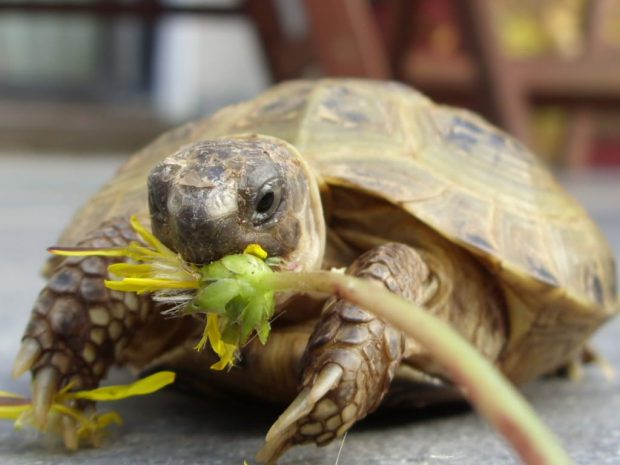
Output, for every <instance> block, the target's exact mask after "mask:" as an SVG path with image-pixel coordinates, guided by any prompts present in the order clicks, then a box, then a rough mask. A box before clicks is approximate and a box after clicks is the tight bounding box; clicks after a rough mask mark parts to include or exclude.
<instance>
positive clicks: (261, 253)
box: [243, 244, 268, 260]
mask: <svg viewBox="0 0 620 465" xmlns="http://www.w3.org/2000/svg"><path fill="white" fill-rule="evenodd" d="M243 253H247V254H249V255H254V256H255V257H257V258H260V259H261V260H265V259H266V258H267V256H268V254H267V251H266V250H265V249H263V248H262V247H261V246H260V244H250V245H248V246H247V247H246V248H245V249H244V250H243Z"/></svg>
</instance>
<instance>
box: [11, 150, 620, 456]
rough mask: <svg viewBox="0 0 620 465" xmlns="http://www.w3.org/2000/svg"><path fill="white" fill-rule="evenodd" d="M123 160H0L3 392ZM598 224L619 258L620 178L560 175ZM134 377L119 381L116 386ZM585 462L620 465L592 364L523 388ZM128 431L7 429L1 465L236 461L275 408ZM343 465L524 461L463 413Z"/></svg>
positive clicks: (613, 344)
mask: <svg viewBox="0 0 620 465" xmlns="http://www.w3.org/2000/svg"><path fill="white" fill-rule="evenodd" d="M120 161H121V158H119V157H114V156H111V157H101V156H98V157H92V156H88V157H83V158H78V157H66V156H58V155H46V156H42V157H34V156H18V155H11V154H4V155H2V154H0V303H1V305H0V321H1V322H2V323H1V324H0V389H4V390H9V391H13V392H19V393H23V394H27V393H28V390H29V385H28V380H27V377H23V378H22V379H20V380H12V379H11V378H10V375H9V373H10V368H11V363H12V360H13V357H14V355H15V353H16V350H17V347H18V343H19V339H20V337H21V332H22V330H23V328H24V326H25V323H26V321H27V318H28V314H29V311H30V306H31V304H32V302H33V301H34V299H35V297H36V295H37V293H38V291H39V289H40V287H41V286H42V283H43V281H42V279H41V278H40V277H39V276H38V270H39V268H40V265H41V263H42V261H43V259H44V257H45V252H44V251H45V248H46V247H47V246H49V245H51V244H53V243H54V241H55V238H56V237H57V235H58V234H59V232H60V229H61V228H62V226H63V225H64V224H65V223H66V221H67V220H68V218H69V217H70V215H71V214H72V212H73V211H74V209H75V208H76V207H77V206H78V205H79V204H81V203H82V202H83V201H84V200H85V199H86V198H87V197H88V195H89V194H90V193H92V192H93V191H94V190H96V188H97V187H98V186H99V185H101V183H102V182H103V181H104V180H106V179H107V178H108V177H109V176H111V174H112V173H113V172H114V170H115V168H116V166H118V164H119V163H120ZM563 182H565V183H566V184H567V185H568V187H569V189H570V190H571V191H572V192H573V193H574V194H575V195H576V196H577V197H578V198H579V199H580V200H581V201H582V202H583V203H584V204H585V205H586V207H587V208H588V210H590V212H591V213H592V215H593V216H594V217H595V218H596V219H597V220H598V221H600V223H601V225H602V227H603V229H604V231H605V232H606V234H607V235H608V237H609V238H610V239H611V242H612V245H613V247H614V249H615V251H616V256H618V252H619V251H620V172H616V173H613V172H611V173H609V172H608V173H599V174H598V175H588V176H572V177H565V178H563ZM619 335H620V319H617V320H615V321H613V322H612V323H611V324H609V325H608V326H606V327H605V328H604V329H603V330H602V331H600V332H599V333H598V334H597V336H596V338H595V341H594V344H595V346H596V347H597V348H598V349H599V350H600V351H601V352H602V353H603V354H604V355H605V356H606V357H607V358H608V359H609V360H610V361H611V362H612V364H613V365H614V366H615V367H616V370H617V371H619V372H620V344H618V339H619ZM129 379H130V377H129V375H128V374H126V373H124V372H121V371H117V372H115V373H113V375H112V380H113V381H115V382H119V381H123V382H124V381H127V380H129ZM524 392H525V395H526V397H527V398H528V399H529V401H530V402H531V403H532V404H533V406H534V408H535V409H536V410H537V411H538V413H539V414H540V415H541V416H542V417H543V418H544V420H545V422H546V423H547V424H548V425H549V426H550V427H551V429H552V430H553V431H555V432H556V433H557V435H558V436H559V438H560V440H561V441H562V442H563V443H564V444H565V446H566V448H567V450H568V452H569V454H570V455H571V456H572V457H573V459H574V460H575V462H576V463H578V464H583V465H586V464H596V465H598V464H600V465H603V464H620V378H618V377H617V378H616V379H615V380H614V381H612V382H608V381H606V380H604V378H603V377H602V375H601V374H600V372H599V371H597V369H596V368H594V367H588V368H587V369H586V371H585V377H584V379H583V380H582V381H581V382H579V383H570V382H567V381H565V380H562V379H557V378H548V379H542V380H539V381H536V382H533V383H531V384H529V385H528V386H526V387H525V389H524ZM113 408H114V409H115V410H117V411H119V412H120V413H121V414H122V416H123V417H124V419H125V424H124V426H122V427H121V428H119V429H118V430H117V431H116V432H114V433H113V434H112V435H111V436H110V437H109V438H108V439H107V441H106V443H105V445H104V446H103V448H101V449H97V450H92V449H91V450H88V449H86V450H81V451H78V452H77V453H67V452H65V451H64V450H63V449H62V447H60V446H59V445H58V444H57V443H54V442H53V441H50V440H48V439H46V438H43V437H41V436H39V435H37V434H36V433H34V432H30V431H21V432H15V431H14V430H13V428H12V426H11V424H10V423H9V422H0V464H5V465H17V464H20V465H21V464H23V465H26V464H41V465H43V464H82V463H89V464H112V463H114V464H119V465H121V464H132V465H134V464H153V465H155V464H238V465H241V464H242V463H243V460H244V459H247V460H248V461H249V463H253V456H254V453H255V452H256V451H257V450H258V449H259V448H260V445H261V443H262V438H263V435H264V434H265V432H266V431H267V429H268V428H269V425H270V423H271V422H272V421H273V420H274V419H275V417H276V416H277V414H278V410H277V409H274V408H270V407H265V406H260V405H252V404H247V403H246V404H244V403H238V404H236V403H233V404H223V403H222V402H221V401H218V402H216V401H209V400H206V399H199V398H195V397H189V396H186V395H183V394H181V393H177V392H163V393H159V394H156V395H153V396H149V397H145V398H140V399H129V400H126V401H122V402H119V403H117V404H114V407H113ZM340 446H341V444H340V443H335V444H332V445H330V446H328V447H326V448H315V447H303V448H298V449H295V450H294V451H291V452H289V453H288V454H286V455H285V456H284V458H283V459H282V460H281V462H280V463H282V464H334V463H335V462H336V456H337V455H338V450H339V448H340ZM339 463H340V464H355V465H365V464H440V465H444V464H445V465H456V464H459V465H484V464H504V463H518V461H517V460H516V458H515V457H514V455H513V453H512V452H511V451H510V450H509V449H508V447H507V446H506V445H505V443H504V442H503V440H502V439H500V438H499V437H498V436H497V435H496V434H495V433H494V432H492V431H491V430H490V428H489V427H488V426H486V425H485V424H484V422H483V421H481V420H480V419H479V418H478V417H477V416H476V415H475V414H474V413H472V412H471V411H470V410H468V409H464V408H459V409H454V408H453V409H449V410H445V411H441V412H432V414H423V415H421V414H419V413H416V412H403V413H401V414H398V415H394V414H390V415H383V416H380V417H374V418H371V419H370V420H367V421H365V422H363V423H362V424H360V425H358V426H356V427H355V428H354V429H353V430H352V431H351V432H350V433H349V434H348V435H347V437H346V440H345V442H344V445H343V447H342V453H341V456H340V462H339Z"/></svg>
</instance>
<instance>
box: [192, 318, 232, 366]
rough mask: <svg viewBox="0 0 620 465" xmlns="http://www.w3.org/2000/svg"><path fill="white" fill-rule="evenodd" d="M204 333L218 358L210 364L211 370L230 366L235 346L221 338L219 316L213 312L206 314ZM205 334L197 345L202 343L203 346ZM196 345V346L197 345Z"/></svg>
mask: <svg viewBox="0 0 620 465" xmlns="http://www.w3.org/2000/svg"><path fill="white" fill-rule="evenodd" d="M205 334H206V335H207V338H208V340H209V342H210V344H211V348H212V349H213V352H215V353H216V354H217V355H218V357H219V358H220V360H219V361H218V362H216V363H214V364H213V365H211V369H212V370H223V369H224V368H226V367H228V366H232V365H234V363H235V353H236V351H237V346H236V345H234V344H228V343H226V342H224V341H223V340H222V334H221V333H220V326H219V317H218V315H216V314H214V313H209V314H208V315H207V326H206V328H205ZM204 339H205V336H204V334H203V337H202V338H201V340H200V342H199V343H198V345H200V344H201V343H202V346H204V344H205V342H204ZM197 347H198V346H197Z"/></svg>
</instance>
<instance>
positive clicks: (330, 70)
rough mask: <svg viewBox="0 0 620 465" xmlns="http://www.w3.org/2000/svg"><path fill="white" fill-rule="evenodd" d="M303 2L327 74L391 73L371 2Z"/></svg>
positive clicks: (384, 76)
mask: <svg viewBox="0 0 620 465" xmlns="http://www.w3.org/2000/svg"><path fill="white" fill-rule="evenodd" d="M304 5H305V8H306V14H307V17H308V20H309V26H310V31H311V37H312V41H313V45H314V48H315V51H316V53H317V55H318V59H319V62H320V64H321V67H322V70H323V72H324V73H325V74H326V75H328V76H364V77H369V78H375V79H389V78H390V77H391V73H390V67H389V60H388V57H387V54H386V52H385V49H384V46H383V44H382V41H381V36H380V33H379V29H378V27H377V24H376V21H374V18H373V15H372V9H371V6H370V5H369V2H367V1H363V0H304Z"/></svg>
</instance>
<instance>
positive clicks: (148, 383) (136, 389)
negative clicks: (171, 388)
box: [65, 371, 175, 402]
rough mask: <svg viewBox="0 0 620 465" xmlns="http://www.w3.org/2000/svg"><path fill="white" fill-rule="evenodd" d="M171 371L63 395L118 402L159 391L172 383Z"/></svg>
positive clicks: (73, 397) (68, 397)
mask: <svg viewBox="0 0 620 465" xmlns="http://www.w3.org/2000/svg"><path fill="white" fill-rule="evenodd" d="M174 377H175V374H174V373H173V372H172V371H160V372H158V373H155V374H153V375H151V376H147V377H146V378H142V379H139V380H138V381H136V382H134V383H131V384H127V385H121V386H105V387H100V388H97V389H92V390H89V391H78V392H71V393H67V394H65V398H67V399H87V400H94V401H97V402H102V401H104V402H105V401H110V400H120V399H125V398H127V397H132V396H142V395H145V394H151V393H153V392H155V391H159V390H160V389H162V388H163V387H165V386H167V385H169V384H171V383H173V382H174Z"/></svg>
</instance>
